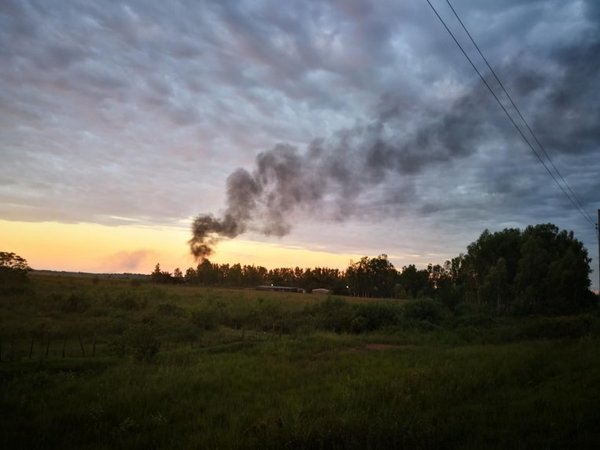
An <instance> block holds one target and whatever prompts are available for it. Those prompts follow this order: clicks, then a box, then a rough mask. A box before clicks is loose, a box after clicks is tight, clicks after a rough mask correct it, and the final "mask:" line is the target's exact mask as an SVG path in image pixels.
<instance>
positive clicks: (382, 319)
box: [351, 303, 402, 333]
mask: <svg viewBox="0 0 600 450" xmlns="http://www.w3.org/2000/svg"><path fill="white" fill-rule="evenodd" d="M401 311H402V310H401V308H400V307H399V305H397V304H394V303H367V304H363V305H360V306H359V307H358V308H357V309H356V312H355V315H354V318H353V319H352V324H351V328H352V332H354V333H359V332H361V331H373V330H377V329H379V328H383V327H388V326H392V325H397V324H398V323H399V318H400V316H401ZM361 328H362V330H360V329H361ZM359 330H360V331H359Z"/></svg>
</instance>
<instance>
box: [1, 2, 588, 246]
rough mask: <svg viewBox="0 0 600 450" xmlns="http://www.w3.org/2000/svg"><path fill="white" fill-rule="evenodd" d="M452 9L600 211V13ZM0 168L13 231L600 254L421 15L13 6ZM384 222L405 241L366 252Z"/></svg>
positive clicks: (477, 5) (342, 9)
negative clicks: (569, 243) (25, 226)
mask: <svg viewBox="0 0 600 450" xmlns="http://www.w3.org/2000/svg"><path fill="white" fill-rule="evenodd" d="M434 4H435V5H436V7H438V8H439V9H440V12H441V13H442V15H443V17H445V18H446V19H447V20H448V23H449V25H450V26H451V27H453V29H455V30H458V27H457V23H456V21H454V20H452V17H451V15H450V14H449V10H448V8H447V6H446V4H445V2H442V1H436V2H434ZM454 6H455V7H456V9H457V10H458V11H459V13H461V15H462V18H463V20H464V22H465V23H466V24H467V26H468V27H469V28H470V30H471V32H472V34H473V36H475V38H476V39H477V40H478V43H479V44H480V46H481V48H482V49H483V51H484V52H485V53H486V55H487V56H488V58H489V59H490V61H491V62H492V64H493V65H494V66H495V68H496V69H497V72H498V74H499V76H500V77H501V78H502V80H503V81H504V82H505V84H506V86H507V87H508V89H509V91H510V92H511V93H512V94H513V96H514V98H515V99H516V101H517V104H518V105H519V106H520V108H521V109H522V111H523V113H524V114H525V115H526V117H527V118H528V120H529V122H530V124H531V125H532V126H533V128H534V129H535V130H536V132H537V134H538V137H539V138H540V140H541V141H542V142H543V143H544V145H545V147H546V149H547V150H548V153H549V154H550V155H551V156H552V157H553V160H554V162H555V164H556V165H557V166H558V167H559V169H560V170H561V173H562V174H563V175H564V176H565V178H566V179H567V180H568V182H569V184H570V185H571V187H572V188H573V189H574V190H575V191H576V192H577V194H578V195H579V197H580V199H581V201H582V203H583V204H584V206H585V208H586V211H588V212H589V213H590V214H593V213H594V211H595V210H596V209H597V208H598V207H599V206H600V205H599V203H598V200H597V192H598V190H599V189H600V181H599V179H598V177H597V173H598V169H599V166H600V160H599V159H598V157H597V155H598V150H599V149H598V137H599V136H598V134H599V129H600V128H599V127H598V126H597V124H598V123H600V97H599V96H598V95H597V93H596V90H597V86H599V85H600V60H599V58H600V56H599V55H600V51H599V50H600V48H599V44H600V36H599V31H598V30H600V7H599V6H598V5H597V2H595V1H593V0H587V1H583V0H581V1H568V2H562V1H558V0H556V1H530V2H521V1H514V2H512V1H511V2H501V3H500V2H475V1H464V2H458V1H456V4H455V5H454ZM459 38H460V39H461V42H463V43H465V44H466V45H467V44H468V43H467V41H466V38H465V36H464V35H462V34H460V33H459ZM466 48H467V49H468V51H470V52H471V54H473V55H475V53H474V52H473V49H472V48H469V46H468V45H467V47H466ZM0 149H1V150H0V151H1V154H2V165H1V166H0V214H1V215H2V217H3V218H5V219H9V220H28V221H44V220H58V221H64V222H80V221H83V222H94V223H105V224H117V223H119V224H120V223H141V224H155V223H160V224H175V225H178V226H187V224H188V223H189V220H190V219H189V218H190V217H192V216H195V215H196V214H197V213H199V212H200V213H212V214H214V215H213V216H212V217H213V219H214V220H215V221H216V222H214V223H213V225H215V224H217V223H218V224H219V226H220V227H221V228H220V229H218V230H214V229H213V228H210V227H209V228H207V229H205V232H208V233H209V234H210V231H211V230H212V231H218V232H220V233H222V234H223V235H225V236H233V235H236V234H238V233H240V232H243V231H247V232H250V233H253V235H256V234H257V233H266V234H272V235H282V234H285V233H287V232H288V231H289V230H290V227H291V224H297V227H296V228H295V230H294V233H293V234H292V235H291V236H290V239H291V240H292V241H294V243H297V244H300V245H316V246H325V247H328V248H329V249H330V250H331V251H336V249H340V251H346V250H350V249H349V248H348V247H349V246H350V247H352V248H351V250H352V251H358V252H363V251H364V252H365V253H367V252H370V251H376V250H375V249H377V250H378V251H388V252H389V253H393V252H394V251H395V250H394V248H396V246H398V248H404V246H408V244H402V243H397V244H396V243H390V242H389V238H390V236H396V233H398V235H399V236H401V237H402V239H409V238H410V239H413V240H420V241H427V240H429V242H427V243H424V244H423V246H424V247H423V249H424V250H423V252H427V251H429V250H425V249H431V248H430V247H429V246H430V245H432V244H431V241H432V240H435V241H436V245H437V240H438V237H435V238H433V237H431V233H432V231H433V230H435V231H436V233H437V232H439V231H440V229H443V230H444V231H443V236H442V237H441V238H439V245H440V246H442V247H443V248H447V249H448V251H449V252H452V251H454V250H455V249H456V248H462V247H463V246H464V245H465V244H466V243H468V242H469V241H470V240H473V239H474V238H475V237H476V235H477V234H478V233H479V232H480V231H481V230H482V229H483V228H484V227H491V228H494V229H497V228H500V227H503V226H523V225H525V224H528V223H535V222H548V221H553V222H555V223H557V224H558V225H559V226H562V227H565V228H569V229H574V230H575V231H576V233H577V235H578V236H579V237H580V239H582V240H584V242H585V243H586V244H587V245H588V248H590V249H593V248H594V246H595V243H594V235H593V229H592V228H591V226H590V225H589V224H588V223H587V222H585V220H584V219H583V218H582V217H581V216H580V215H579V213H578V212H577V211H575V210H574V208H573V207H572V206H571V205H570V203H568V201H567V200H566V199H565V198H564V196H563V194H562V193H561V192H560V191H559V190H558V188H557V187H556V186H555V185H554V184H553V182H552V180H551V179H550V178H549V177H548V175H547V174H546V173H545V170H544V169H543V167H541V166H540V165H539V163H538V162H537V160H536V159H535V156H534V155H533V154H532V153H531V151H530V150H529V149H528V148H527V147H526V146H525V145H524V144H523V143H522V142H521V141H520V140H519V137H518V135H517V134H516V133H515V131H514V130H513V129H512V128H511V125H510V123H508V121H507V120H506V118H504V117H503V116H502V112H501V111H500V109H499V107H498V106H497V105H496V104H495V103H494V101H493V99H492V98H491V97H490V95H489V93H488V92H486V90H485V88H484V87H483V86H482V85H481V83H480V82H479V81H478V80H477V79H476V77H475V74H474V73H473V71H472V69H471V68H470V66H469V65H468V63H467V62H466V61H465V60H464V58H463V57H462V55H461V54H460V53H459V52H458V50H457V49H456V47H455V45H454V43H453V42H451V41H450V39H449V37H448V36H447V35H446V32H445V30H443V28H442V27H441V26H440V24H439V22H438V21H437V19H436V18H435V16H434V15H433V13H432V12H431V10H430V9H429V8H428V7H427V4H426V3H425V2H422V1H419V0H413V1H406V2H394V1H377V2H374V1H372V2H370V1H327V2H322V1H302V2H292V3H290V4H286V5H282V4H281V3H280V2H273V1H242V2H238V1H235V2H233V1H231V2H228V1H214V2H212V1H205V2H202V3H201V4H198V3H197V2H192V1H177V2H168V3H167V2H142V1H131V2H128V3H122V4H102V5H101V4H97V3H90V2H86V1H76V0H74V1H69V2H47V1H41V0H40V1H17V0H6V1H3V2H1V3H0ZM228 217H229V218H230V219H231V218H233V219H234V222H235V224H234V223H233V222H229V223H226V224H223V222H222V221H223V220H225V221H227V220H230V219H227V218H228ZM342 219H344V220H347V222H345V225H344V230H345V234H344V235H343V236H341V235H338V234H339V233H336V231H335V230H336V229H340V228H339V227H340V226H341V225H340V224H339V221H340V220H342ZM315 221H317V222H318V223H319V224H320V225H321V227H320V228H321V230H320V233H317V234H314V235H312V234H310V233H308V231H306V230H310V229H311V226H312V225H311V224H312V223H314V222H315ZM365 224H366V226H367V229H369V230H376V229H378V227H379V226H381V224H387V225H386V226H388V227H389V228H388V230H389V231H388V232H385V231H384V232H382V234H383V235H380V234H378V233H374V232H368V235H369V236H368V238H366V239H363V238H359V236H360V235H361V233H364V231H361V230H364V228H363V226H364V225H365ZM223 227H225V228H223ZM207 230H208V231H207ZM303 230H304V231H303ZM329 234H331V235H333V236H336V235H337V236H336V237H335V238H334V239H327V240H324V238H323V236H326V235H329ZM363 236H364V235H363ZM200 242H201V243H202V242H203V241H202V239H201V240H200ZM358 242H363V244H364V243H365V242H368V243H369V244H367V245H366V246H363V247H361V246H359V245H358V244H357V243H358ZM444 242H445V244H444ZM355 243H356V244H355ZM444 245H445V247H444ZM412 246H413V245H412V244H411V245H410V247H411V248H412ZM390 247H392V248H390ZM442 247H440V248H442Z"/></svg>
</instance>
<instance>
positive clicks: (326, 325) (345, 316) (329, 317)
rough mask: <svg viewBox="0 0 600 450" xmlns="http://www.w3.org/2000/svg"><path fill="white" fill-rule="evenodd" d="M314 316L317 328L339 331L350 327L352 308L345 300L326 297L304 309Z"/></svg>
mask: <svg viewBox="0 0 600 450" xmlns="http://www.w3.org/2000/svg"><path fill="white" fill-rule="evenodd" d="M305 312H307V313H308V314H310V315H311V316H312V317H313V318H314V322H315V325H316V326H317V328H321V329H324V330H331V331H335V332H336V333H341V332H344V331H349V330H350V329H351V323H352V319H353V317H354V309H353V308H352V306H351V305H349V304H348V302H346V301H345V300H343V299H341V298H337V297H328V298H327V299H326V300H324V301H322V302H320V303H317V304H316V305H313V306H308V307H307V308H306V310H305Z"/></svg>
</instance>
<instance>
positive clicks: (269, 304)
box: [0, 276, 600, 449]
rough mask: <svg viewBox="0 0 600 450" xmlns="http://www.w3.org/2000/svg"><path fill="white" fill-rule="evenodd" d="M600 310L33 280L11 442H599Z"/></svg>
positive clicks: (20, 309) (0, 374)
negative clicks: (485, 310) (497, 309)
mask: <svg viewBox="0 0 600 450" xmlns="http://www.w3.org/2000/svg"><path fill="white" fill-rule="evenodd" d="M599 337H600V317H599V316H598V314H597V313H588V314H585V315H578V316H566V317H534V318H531V317H530V318H503V319H498V318H493V317H488V316H485V315H482V314H475V313H473V312H468V311H462V312H461V313H460V314H453V313H450V312H448V311H445V310H443V308H441V307H439V306H438V305H436V304H435V303H433V302H430V301H421V302H419V301H399V300H387V301H378V300H373V299H368V300H367V299H355V298H348V299H341V298H334V297H323V296H314V295H309V294H306V295H302V294H289V293H272V292H259V291H254V290H220V289H210V288H191V287H186V286H158V285H152V284H145V283H139V282H131V281H127V280H107V279H101V280H98V279H92V278H84V277H78V278H76V277H56V276H54V277H50V276H32V282H31V286H30V287H29V288H28V289H27V290H26V291H25V292H22V293H14V294H10V295H8V294H7V295H4V296H2V297H0V340H1V348H0V350H1V354H0V356H1V360H2V361H1V362H0V387H1V391H0V408H1V411H2V421H1V422H0V423H1V425H0V439H1V441H0V445H1V447H2V448H3V449H23V448H40V449H48V448H60V449H86V448H87V449H104V448H106V449H109V448H110V449H131V448H144V449H159V448H160V449H172V448H207V449H212V448H261V449H262V448H267V449H268V448H272V449H284V448H298V449H301V448H321V449H349V448H356V449H359V448H361V449H362V448H382V449H383V448H385V449H388V448H417V449H419V448H468V449H481V448H511V449H519V448H523V449H525V448H527V449H529V448H547V449H564V448H590V449H591V448H600V426H599V424H600V407H599V406H598V399H600V352H599V351H598V344H599V343H600V339H599Z"/></svg>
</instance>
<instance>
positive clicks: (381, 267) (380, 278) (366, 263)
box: [346, 254, 398, 297]
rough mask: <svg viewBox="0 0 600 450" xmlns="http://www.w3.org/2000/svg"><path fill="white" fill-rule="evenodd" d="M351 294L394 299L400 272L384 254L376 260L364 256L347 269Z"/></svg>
mask: <svg viewBox="0 0 600 450" xmlns="http://www.w3.org/2000/svg"><path fill="white" fill-rule="evenodd" d="M346 278H347V280H348V284H349V286H350V293H351V294H352V295H356V296H359V297H393V296H394V288H395V287H396V282H397V278H398V272H397V271H396V269H395V268H394V265H393V264H392V263H391V262H390V261H389V260H388V257H387V255H385V254H382V255H379V256H378V257H376V258H369V257H368V256H364V257H362V258H361V259H360V261H358V262H356V263H351V264H350V266H349V267H348V268H347V269H346Z"/></svg>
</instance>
